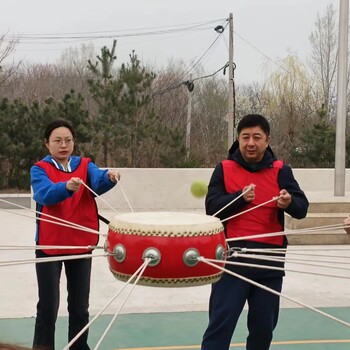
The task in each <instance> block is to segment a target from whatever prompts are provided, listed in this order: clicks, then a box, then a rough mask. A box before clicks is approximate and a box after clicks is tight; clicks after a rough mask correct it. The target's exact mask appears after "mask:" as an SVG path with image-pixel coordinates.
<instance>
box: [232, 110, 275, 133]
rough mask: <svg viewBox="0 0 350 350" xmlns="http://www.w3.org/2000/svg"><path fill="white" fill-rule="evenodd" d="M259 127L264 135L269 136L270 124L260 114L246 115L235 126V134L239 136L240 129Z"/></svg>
mask: <svg viewBox="0 0 350 350" xmlns="http://www.w3.org/2000/svg"><path fill="white" fill-rule="evenodd" d="M254 126H260V128H261V129H262V131H263V132H264V133H265V134H266V135H268V136H269V135H270V124H269V122H268V121H267V119H266V118H265V117H263V116H262V115H260V114H247V115H245V116H244V117H243V118H242V119H241V120H240V121H239V123H238V125H237V134H238V135H239V134H240V132H241V131H242V129H245V128H252V127H254Z"/></svg>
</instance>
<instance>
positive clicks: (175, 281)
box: [105, 212, 226, 287]
mask: <svg viewBox="0 0 350 350" xmlns="http://www.w3.org/2000/svg"><path fill="white" fill-rule="evenodd" d="M105 249H106V251H107V252H108V253H110V255H109V256H108V262H109V267H110V270H111V271H112V273H113V274H114V276H115V277H116V278H117V279H119V280H121V281H127V280H128V279H129V278H130V277H131V276H132V275H133V274H134V273H135V271H136V270H137V269H138V268H139V267H140V266H141V265H142V264H143V262H144V259H145V258H150V259H151V261H150V263H149V265H148V266H147V268H146V270H145V271H144V273H143V275H142V277H141V278H140V280H139V282H138V283H139V284H141V285H149V286H159V287H187V286H193V285H203V284H208V283H213V282H216V281H217V280H219V278H220V277H221V275H222V271H220V270H219V269H216V268H215V267H212V266H209V265H208V264H205V263H204V262H200V261H198V259H197V258H198V257H200V256H203V257H205V258H210V259H217V260H222V261H223V262H222V264H221V263H219V265H220V266H223V265H224V259H225V250H226V241H225V235H224V228H223V226H222V224H221V222H220V220H219V219H218V218H216V217H213V216H207V215H202V214H193V213H182V212H140V213H128V214H121V215H117V216H115V217H114V218H113V220H112V221H111V222H110V224H109V231H108V236H107V240H106V245H105Z"/></svg>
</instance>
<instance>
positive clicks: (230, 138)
mask: <svg viewBox="0 0 350 350" xmlns="http://www.w3.org/2000/svg"><path fill="white" fill-rule="evenodd" d="M229 23H230V33H229V46H228V49H229V55H228V56H229V57H228V139H227V143H228V144H227V147H228V149H230V147H231V145H232V143H233V137H234V128H235V116H234V110H233V15H232V13H230V16H229Z"/></svg>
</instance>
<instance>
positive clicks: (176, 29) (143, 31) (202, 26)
mask: <svg viewBox="0 0 350 350" xmlns="http://www.w3.org/2000/svg"><path fill="white" fill-rule="evenodd" d="M217 21H218V20H211V21H206V22H197V23H189V24H181V25H172V26H163V27H150V28H138V29H137V28H136V29H122V30H121V29H119V30H108V31H95V32H76V33H52V34H24V35H17V36H14V35H10V36H6V37H8V40H14V39H17V40H18V39H19V40H24V41H28V40H32V41H40V40H48V41H57V40H67V39H79V40H96V39H110V38H123V37H141V36H150V35H165V34H172V33H180V32H187V31H203V30H208V29H212V26H210V27H209V26H208V25H211V24H212V23H214V22H217ZM157 28H159V29H158V30H155V29H157ZM125 32H127V33H125ZM107 33H108V34H107ZM6 37H5V39H6Z"/></svg>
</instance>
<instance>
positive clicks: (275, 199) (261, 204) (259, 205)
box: [221, 196, 282, 222]
mask: <svg viewBox="0 0 350 350" xmlns="http://www.w3.org/2000/svg"><path fill="white" fill-rule="evenodd" d="M281 197H282V196H277V197H272V198H271V199H269V200H268V201H266V202H263V203H260V204H258V205H256V206H254V207H251V208H249V209H247V210H243V211H241V212H239V213H237V214H234V215H232V216H229V217H228V218H225V219H223V220H221V222H225V221H227V220H230V219H233V218H235V217H236V216H240V215H243V214H245V213H248V212H249V211H252V210H254V209H257V208H260V207H262V206H263V205H265V204H268V203H271V202H274V201H277V200H279V199H280V198H281Z"/></svg>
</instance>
